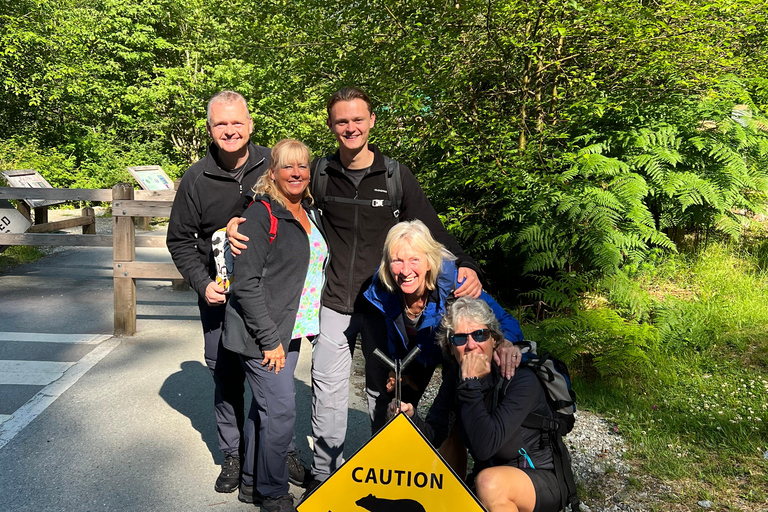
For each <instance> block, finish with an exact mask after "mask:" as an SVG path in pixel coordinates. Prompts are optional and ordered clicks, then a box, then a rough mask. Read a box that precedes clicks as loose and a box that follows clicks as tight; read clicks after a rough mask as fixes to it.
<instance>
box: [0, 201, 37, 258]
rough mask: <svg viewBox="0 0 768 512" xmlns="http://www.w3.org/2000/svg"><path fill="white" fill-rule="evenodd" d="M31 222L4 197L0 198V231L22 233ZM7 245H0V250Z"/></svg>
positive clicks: (4, 248)
mask: <svg viewBox="0 0 768 512" xmlns="http://www.w3.org/2000/svg"><path fill="white" fill-rule="evenodd" d="M31 225H32V224H31V223H30V222H29V219H27V218H26V217H25V216H24V215H22V213H21V212H20V211H19V210H17V209H16V208H14V207H13V205H12V204H11V203H10V202H9V201H7V200H6V199H0V233H24V232H25V231H26V230H28V229H29V226H31ZM6 249H7V246H5V245H0V252H3V251H4V250H6Z"/></svg>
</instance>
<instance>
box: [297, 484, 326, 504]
mask: <svg viewBox="0 0 768 512" xmlns="http://www.w3.org/2000/svg"><path fill="white" fill-rule="evenodd" d="M322 483H323V482H321V481H320V480H317V479H315V478H313V479H312V480H311V481H310V482H309V483H308V484H307V490H306V491H304V494H302V495H301V501H300V502H299V503H301V502H302V501H304V500H305V499H307V498H308V497H309V495H310V494H312V492H313V491H314V490H315V489H317V488H318V487H320V485H322Z"/></svg>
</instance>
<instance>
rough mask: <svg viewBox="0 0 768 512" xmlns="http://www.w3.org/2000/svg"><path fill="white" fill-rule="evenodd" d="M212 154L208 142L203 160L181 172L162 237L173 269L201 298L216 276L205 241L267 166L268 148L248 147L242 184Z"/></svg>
mask: <svg viewBox="0 0 768 512" xmlns="http://www.w3.org/2000/svg"><path fill="white" fill-rule="evenodd" d="M218 151H219V148H218V147H217V146H216V145H215V144H211V145H210V146H209V147H208V153H207V154H206V155H205V158H203V159H202V160H199V161H198V162H196V163H195V164H193V165H192V167H190V168H189V169H187V171H186V172H185V173H184V177H183V178H182V179H181V184H180V185H179V190H178V191H177V192H176V198H175V199H174V200H173V209H172V210H171V220H170V222H169V223H168V235H167V237H166V245H167V246H168V250H169V251H170V253H171V256H172V257H173V262H174V263H175V264H176V268H178V269H179V272H180V273H181V275H182V276H183V277H184V280H185V281H186V282H187V283H189V285H190V286H191V287H192V289H194V290H195V291H196V292H197V294H198V295H199V296H200V297H205V289H206V287H207V286H208V284H209V283H210V282H211V281H212V279H213V277H214V275H215V272H216V270H215V269H216V267H215V266H214V264H213V254H211V237H213V234H214V233H215V232H216V230H217V229H221V228H223V227H225V226H226V225H227V222H228V221H229V219H230V212H231V211H232V209H233V208H234V207H235V205H239V204H241V203H242V202H243V198H244V196H245V194H246V193H247V192H249V191H250V190H251V188H252V187H253V185H254V184H255V183H256V180H257V179H258V178H259V176H261V174H262V173H263V172H264V171H265V170H266V169H267V168H268V167H269V163H270V150H269V148H265V147H262V146H255V145H254V144H252V143H249V144H248V162H247V163H246V168H245V172H244V174H243V180H242V183H238V182H237V180H235V179H233V178H232V175H231V173H229V172H227V171H225V170H224V169H222V168H221V166H220V165H219V158H218Z"/></svg>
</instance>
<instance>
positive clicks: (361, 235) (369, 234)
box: [312, 144, 480, 313]
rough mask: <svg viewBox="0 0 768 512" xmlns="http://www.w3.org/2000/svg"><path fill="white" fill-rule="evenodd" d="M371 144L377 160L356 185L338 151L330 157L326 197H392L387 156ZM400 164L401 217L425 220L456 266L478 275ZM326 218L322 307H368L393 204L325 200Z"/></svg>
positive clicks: (345, 310) (344, 309)
mask: <svg viewBox="0 0 768 512" xmlns="http://www.w3.org/2000/svg"><path fill="white" fill-rule="evenodd" d="M368 147H369V148H370V149H371V151H373V154H374V157H373V165H371V170H370V172H369V173H368V174H366V176H365V177H364V178H363V179H362V181H361V182H360V185H359V187H357V188H355V185H354V183H353V182H352V180H350V179H349V178H348V177H347V176H346V175H345V174H344V171H343V168H342V165H341V160H339V154H338V152H337V153H336V154H335V155H333V156H330V157H329V160H328V167H327V168H326V169H327V172H328V187H327V189H326V191H325V196H326V197H330V196H335V197H344V198H357V199H363V200H373V199H383V200H387V199H389V197H388V195H387V180H386V172H387V168H386V164H385V163H384V155H383V154H382V153H381V151H379V149H378V148H377V147H376V146H374V145H373V144H369V145H368ZM316 164H317V161H315V162H313V165H312V171H313V176H314V170H315V168H316ZM399 165H400V173H401V176H402V184H403V201H402V207H401V213H400V219H401V220H410V219H419V220H421V221H422V222H424V224H426V225H427V227H428V228H429V229H430V231H431V232H432V236H434V237H435V239H436V240H437V241H438V242H440V243H442V244H443V245H445V246H446V248H447V249H448V250H449V251H451V252H452V253H453V254H454V255H455V256H456V257H457V259H458V261H457V265H458V266H460V267H470V268H472V269H474V270H475V271H476V272H477V273H478V274H480V269H479V268H478V266H477V264H476V263H475V262H474V261H473V260H472V258H470V257H469V256H467V255H466V254H465V253H464V251H463V250H462V249H461V247H460V246H459V244H458V242H456V239H455V238H454V237H453V236H452V235H451V234H449V233H448V231H446V229H445V228H444V227H443V224H442V223H441V222H440V218H439V217H438V216H437V213H435V210H434V208H432V205H431V204H430V203H429V199H427V196H426V195H424V192H423V191H422V190H421V187H420V186H419V182H418V181H416V177H415V176H414V175H413V173H411V171H410V169H408V167H406V166H405V165H403V164H399ZM322 219H323V226H324V228H325V232H326V235H327V237H328V242H329V244H330V251H331V254H333V259H332V260H331V262H330V263H329V265H328V268H327V271H326V280H327V284H326V286H325V289H324V290H323V306H326V307H328V308H330V309H333V310H334V311H338V312H340V313H352V312H353V311H361V310H364V309H367V308H370V307H371V306H370V304H369V303H368V301H367V300H366V299H365V298H364V297H363V292H364V291H365V290H367V289H368V286H369V285H370V284H371V278H372V276H373V273H374V271H375V270H376V268H378V266H379V263H380V262H381V251H382V248H383V247H384V240H385V239H386V237H387V233H388V232H389V229H390V228H391V227H392V226H394V225H395V224H396V222H397V219H395V217H394V216H393V215H392V209H391V208H390V207H373V206H361V205H355V204H345V203H338V202H329V203H326V204H325V205H323V209H322Z"/></svg>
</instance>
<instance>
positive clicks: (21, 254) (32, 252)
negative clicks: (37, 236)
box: [0, 245, 45, 273]
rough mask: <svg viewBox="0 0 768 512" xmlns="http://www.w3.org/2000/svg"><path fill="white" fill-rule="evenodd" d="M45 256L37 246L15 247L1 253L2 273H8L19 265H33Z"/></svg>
mask: <svg viewBox="0 0 768 512" xmlns="http://www.w3.org/2000/svg"><path fill="white" fill-rule="evenodd" d="M43 256H45V253H43V251H41V250H40V249H38V248H37V247H35V246H30V245H13V246H11V247H8V249H6V250H5V252H3V253H0V273H3V272H8V271H9V270H11V269H13V268H15V267H18V266H19V265H24V264H26V263H33V262H35V261H37V260H39V259H40V258H42V257H43Z"/></svg>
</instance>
